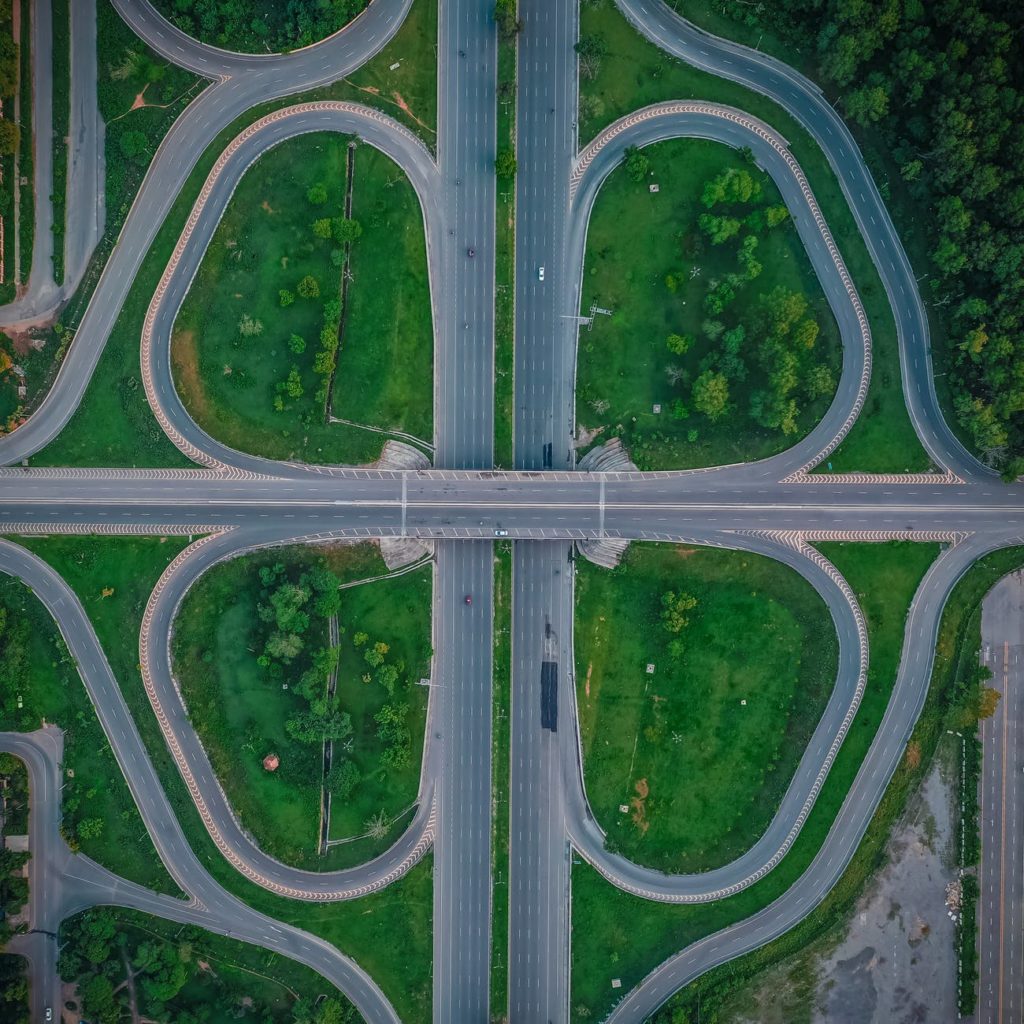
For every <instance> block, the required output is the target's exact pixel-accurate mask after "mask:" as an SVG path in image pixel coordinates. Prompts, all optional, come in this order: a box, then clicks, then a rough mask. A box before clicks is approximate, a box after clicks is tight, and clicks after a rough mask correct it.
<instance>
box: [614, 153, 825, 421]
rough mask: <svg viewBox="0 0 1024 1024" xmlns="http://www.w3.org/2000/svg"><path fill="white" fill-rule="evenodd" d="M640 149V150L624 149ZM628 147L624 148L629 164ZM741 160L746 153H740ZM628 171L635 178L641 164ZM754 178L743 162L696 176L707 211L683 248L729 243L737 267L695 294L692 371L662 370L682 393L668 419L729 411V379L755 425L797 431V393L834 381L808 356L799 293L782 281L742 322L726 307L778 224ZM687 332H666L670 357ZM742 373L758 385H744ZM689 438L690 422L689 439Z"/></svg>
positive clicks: (813, 334) (814, 333)
mask: <svg viewBox="0 0 1024 1024" xmlns="http://www.w3.org/2000/svg"><path fill="white" fill-rule="evenodd" d="M633 156H634V157H643V154H642V153H636V154H633ZM630 158H631V154H630V153H629V151H627V153H626V167H627V171H629V160H630ZM748 158H749V154H748ZM630 173H631V176H633V177H637V178H638V179H639V178H642V177H643V175H644V174H645V173H646V166H644V167H643V168H642V169H641V168H640V167H639V166H638V167H637V168H636V169H635V173H634V172H630ZM762 191H763V189H762V186H761V183H760V181H758V179H757V178H756V177H755V176H754V175H753V174H752V173H751V172H750V171H749V170H746V169H745V168H738V167H730V168H727V169H726V170H724V171H723V172H722V173H720V174H718V175H717V176H716V177H714V178H712V179H711V180H709V181H707V182H705V183H704V188H703V192H702V195H701V203H702V205H703V206H704V207H705V209H706V210H707V212H706V213H702V214H701V215H700V217H699V218H698V228H699V234H697V235H691V236H689V238H688V241H686V243H685V245H684V249H685V254H686V255H688V256H690V257H691V258H696V257H698V256H699V255H700V253H701V252H702V251H703V250H704V248H705V247H706V245H709V244H710V245H711V246H721V245H724V244H725V243H726V242H730V241H733V242H737V243H738V245H737V248H736V264H737V269H736V270H735V271H730V272H729V273H726V274H724V275H722V276H720V277H716V278H711V279H710V280H708V282H707V284H706V286H705V288H704V294H703V298H702V303H703V312H704V314H705V317H706V318H705V319H704V320H703V321H702V323H701V334H702V335H703V339H702V340H703V343H704V348H705V355H704V356H703V358H701V360H700V361H699V364H698V367H697V373H696V376H693V375H692V374H690V373H689V372H688V371H687V370H685V369H683V368H682V367H679V366H670V367H669V371H668V372H669V378H670V380H673V381H675V382H683V383H684V384H689V401H687V400H686V399H685V398H684V397H682V396H680V397H678V398H676V399H675V400H674V401H673V403H672V407H671V414H672V416H673V417H674V418H675V419H682V420H685V419H688V418H689V417H690V415H691V413H692V412H697V413H700V414H701V415H703V416H705V417H707V419H708V420H710V421H712V422H715V421H717V420H719V419H721V418H722V417H723V416H725V415H726V414H727V413H729V412H731V411H734V410H735V408H736V405H735V402H734V400H733V397H734V391H735V390H736V386H737V385H745V386H744V388H743V390H744V391H746V392H748V393H749V398H748V400H747V408H746V412H747V414H748V415H749V416H750V418H751V419H752V420H753V421H754V422H755V423H756V424H757V425H758V426H760V427H762V428H764V429H766V430H781V431H782V433H784V434H787V435H788V434H793V433H795V432H796V431H797V429H798V425H797V420H798V417H799V415H800V401H801V400H802V399H807V400H814V399H817V398H819V397H822V396H825V395H828V394H830V393H831V392H832V391H833V390H834V389H835V380H834V377H833V374H832V371H831V369H830V368H829V367H828V365H827V364H824V363H821V362H818V361H816V360H815V358H814V347H815V342H816V340H817V337H818V332H819V326H818V323H817V321H815V320H814V318H813V317H812V316H810V315H809V304H808V301H807V298H806V296H804V295H803V294H801V293H799V292H792V291H789V290H788V289H786V288H783V287H781V286H780V287H776V288H773V289H771V290H770V291H769V292H767V293H766V294H765V293H762V294H760V295H759V296H758V297H757V299H756V301H755V302H754V305H753V311H752V313H751V314H750V315H749V316H748V318H747V322H746V323H743V322H741V321H740V319H739V316H738V315H736V314H735V313H733V312H732V308H733V304H734V302H735V300H736V298H737V296H738V295H740V294H741V292H743V291H744V290H745V289H747V287H748V286H749V285H750V283H751V282H752V281H754V280H755V279H756V278H758V277H759V276H760V275H761V272H762V270H763V269H764V268H763V266H762V264H761V263H760V261H759V260H758V246H759V244H760V243H759V235H760V234H763V233H764V232H765V231H770V230H771V229H772V228H775V227H777V226H778V225H780V224H782V223H784V222H785V220H786V219H787V217H788V216H789V214H788V211H787V210H786V207H785V206H783V205H779V204H776V205H765V204H764V202H763V200H762ZM699 274H700V268H699V266H694V267H691V268H690V270H689V272H686V271H672V272H670V273H669V274H667V275H666V277H665V285H666V287H667V288H668V289H669V291H670V292H673V293H674V292H676V291H677V290H678V289H680V288H681V287H683V286H684V284H685V283H686V282H687V281H689V280H692V279H695V278H696V277H699ZM696 342H697V338H696V337H695V336H694V335H686V334H670V335H669V336H668V338H666V341H665V344H666V347H667V348H668V350H669V352H670V353H672V355H677V356H684V355H686V354H687V353H688V352H689V351H690V350H691V348H693V346H694V345H695V344H696ZM751 371H754V372H755V376H754V379H756V380H757V381H758V382H759V386H756V387H750V386H746V385H747V381H748V378H749V377H750V375H751ZM696 439H697V431H696V429H691V431H690V440H691V441H695V440H696Z"/></svg>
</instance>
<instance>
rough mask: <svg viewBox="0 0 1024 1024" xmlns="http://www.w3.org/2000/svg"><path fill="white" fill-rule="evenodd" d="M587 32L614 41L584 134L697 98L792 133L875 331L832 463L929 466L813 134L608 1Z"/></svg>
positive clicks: (588, 86) (593, 87)
mask: <svg viewBox="0 0 1024 1024" xmlns="http://www.w3.org/2000/svg"><path fill="white" fill-rule="evenodd" d="M687 13H688V11H687ZM580 34H581V36H583V35H597V36H600V37H602V38H603V39H604V41H605V43H606V44H607V46H608V55H607V56H606V57H604V59H603V60H602V62H601V67H600V71H599V73H598V75H597V77H596V78H595V79H594V80H587V79H585V78H581V80H580V139H581V141H584V140H589V139H591V138H593V136H594V135H595V134H597V132H599V131H600V130H601V129H602V128H604V127H605V126H606V125H608V124H610V123H611V122H612V121H614V120H615V119H616V118H618V117H620V116H622V115H624V114H627V113H629V112H631V111H633V110H636V109H637V108H638V107H641V106H644V105H646V104H649V103H655V102H659V101H661V100H667V99H691V98H697V99H704V100H714V101H718V102H721V103H727V104H730V105H732V106H735V107H738V108H739V109H741V110H744V111H747V112H749V113H751V114H754V115H755V116H757V117H760V118H762V119H763V120H765V121H766V122H767V123H768V124H770V125H771V126H772V127H773V128H775V129H776V130H778V131H779V132H781V133H782V134H783V135H784V136H785V137H786V138H787V139H788V140H789V143H790V149H791V150H792V152H793V154H794V156H796V158H797V159H798V160H799V161H800V164H801V166H802V167H803V169H804V172H805V173H806V175H807V178H808V180H809V181H810V184H811V187H812V188H813V189H814V194H815V196H816V197H817V199H818V203H819V204H820V206H821V208H822V211H823V213H824V215H825V218H826V219H827V221H828V223H829V227H830V228H831V230H832V234H833V235H834V237H835V238H836V240H837V244H838V245H839V247H840V250H841V251H842V253H843V257H844V259H845V260H846V264H847V267H848V268H849V271H850V274H851V275H852V277H853V279H854V281H855V282H856V284H857V289H858V291H859V293H860V297H861V300H862V301H863V303H864V306H865V309H866V310H867V314H868V318H869V321H870V323H871V329H872V333H873V337H874V374H873V377H872V382H871V391H870V392H869V394H868V399H867V405H866V407H865V412H864V414H863V415H862V417H861V423H860V424H858V425H857V426H855V428H854V431H853V432H851V435H850V437H849V438H848V439H847V441H846V443H845V444H844V445H842V446H841V448H840V449H839V450H838V451H837V452H835V453H834V454H833V456H832V458H831V462H832V465H833V469H834V470H835V471H836V472H848V471H853V470H863V471H874V472H903V471H905V470H923V469H927V468H928V465H929V461H928V457H927V455H926V454H925V452H924V450H923V449H922V448H921V446H920V444H919V442H918V441H917V437H916V435H915V433H914V430H913V427H912V426H911V424H910V418H909V416H908V415H907V411H906V406H905V405H904V402H903V393H902V390H901V386H900V369H899V352H898V348H897V343H896V328H895V324H894V322H893V319H892V311H891V310H890V308H889V304H888V301H887V299H886V296H885V291H884V289H883V288H882V284H881V281H880V279H879V277H878V273H877V271H876V270H875V268H874V264H873V263H872V262H871V257H870V255H869V254H868V251H867V249H866V247H865V245H864V242H863V240H862V239H861V236H860V233H859V231H858V230H857V227H856V224H855V222H854V220H853V215H852V213H851V212H850V208H849V206H848V205H847V203H846V199H845V197H844V196H843V194H842V191H841V190H840V188H839V184H838V182H837V180H836V178H835V175H834V174H833V172H832V170H831V168H830V167H829V165H828V161H827V160H826V159H825V155H824V154H823V153H822V151H821V150H820V149H819V147H818V146H817V144H816V143H815V142H814V140H813V139H811V137H810V136H809V135H808V134H807V133H806V132H805V131H804V130H803V129H802V128H801V127H800V126H799V124H797V122H796V121H794V120H793V119H792V118H791V117H790V116H789V115H788V114H786V113H785V111H783V110H782V109H781V108H780V107H778V106H777V105H776V104H774V103H773V102H772V101H770V100H768V99H766V98H765V97H763V96H760V95H758V94H756V93H754V92H751V91H750V90H747V89H744V88H743V87H742V86H739V85H736V84H734V83H732V82H727V81H725V80H724V79H721V78H717V77H715V76H713V75H710V74H707V73H706V72H703V71H699V70H697V69H696V68H693V67H690V66H689V65H686V64H682V63H680V62H678V61H676V60H675V59H674V58H672V57H670V56H669V55H668V54H666V53H664V52H663V51H661V50H659V49H658V48H657V47H655V46H654V45H652V44H651V43H649V42H648V41H647V40H646V39H643V38H642V37H641V36H640V35H639V34H638V33H636V32H635V31H634V30H633V29H632V28H631V27H630V26H629V24H628V23H627V22H626V20H625V19H624V18H623V17H622V15H621V14H620V13H619V12H618V10H617V9H616V8H615V6H614V4H613V3H612V2H611V0H602V2H599V3H596V4H586V5H583V6H582V7H581V10H580Z"/></svg>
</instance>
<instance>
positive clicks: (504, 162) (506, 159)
mask: <svg viewBox="0 0 1024 1024" xmlns="http://www.w3.org/2000/svg"><path fill="white" fill-rule="evenodd" d="M516 169H517V164H516V155H515V153H513V152H512V150H511V149H503V150H501V152H500V153H498V158H497V160H495V161H494V171H495V173H496V174H497V175H498V177H499V178H504V179H507V180H510V179H512V178H514V177H515V176H516Z"/></svg>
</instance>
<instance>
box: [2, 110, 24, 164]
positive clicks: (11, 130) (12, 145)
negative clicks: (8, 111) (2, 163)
mask: <svg viewBox="0 0 1024 1024" xmlns="http://www.w3.org/2000/svg"><path fill="white" fill-rule="evenodd" d="M20 138H21V131H20V129H19V128H18V126H17V125H16V124H15V123H14V122H13V121H8V120H7V118H6V117H0V156H13V154H14V151H15V150H16V149H17V148H18V141H19V139H20Z"/></svg>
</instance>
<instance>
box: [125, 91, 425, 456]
mask: <svg viewBox="0 0 1024 1024" xmlns="http://www.w3.org/2000/svg"><path fill="white" fill-rule="evenodd" d="M318 131H332V132H343V133H346V134H354V135H358V137H359V138H360V139H361V140H362V141H363V142H365V143H367V144H369V145H371V146H373V147H374V148H376V149H378V150H380V151H381V152H382V153H384V154H385V155H386V156H388V157H390V158H391V159H392V160H394V161H395V163H396V164H398V166H399V167H400V168H401V170H402V171H403V172H404V173H405V174H406V176H407V177H408V179H409V181H410V183H411V184H412V186H413V188H414V190H415V191H416V195H417V196H418V198H419V202H420V210H421V212H422V215H423V221H424V236H425V239H426V246H427V267H428V279H429V282H430V293H431V301H432V306H433V310H432V314H433V315H432V321H433V324H434V325H435V328H434V331H435V335H436V334H437V332H438V331H441V330H444V324H445V316H444V295H445V292H444V284H443V281H444V277H445V275H443V273H442V270H441V268H442V266H443V259H442V257H441V254H440V253H439V251H438V247H439V245H440V241H439V240H440V239H441V238H442V237H444V230H443V225H444V215H443V209H442V205H441V198H440V197H441V189H440V187H439V186H440V174H439V173H438V170H437V166H436V164H435V163H434V160H433V157H432V156H431V155H430V153H429V152H428V150H427V148H426V147H425V146H424V145H423V143H422V142H420V140H419V139H418V138H417V137H416V136H415V135H413V134H412V132H410V131H408V130H407V129H406V128H404V127H403V126H402V125H400V124H399V123H398V122H397V121H395V120H393V119H392V118H390V117H387V116H386V115H385V114H382V113H380V111H377V110H374V109H373V108H372V107H365V106H362V105H360V104H356V103H348V102H342V101H337V100H318V101H315V102H311V103H302V104H297V105H295V106H291V107H283V108H281V109H280V110H276V111H274V112H273V113H270V114H267V115H266V116H264V117H262V118H260V119H259V120H257V121H255V122H253V123H252V124H251V125H249V126H248V127H247V128H245V129H244V130H243V131H242V132H241V133H239V134H238V135H237V136H236V137H235V138H234V139H233V140H232V141H231V142H230V143H229V144H228V146H227V147H226V148H225V149H224V151H223V153H221V155H220V156H219V157H218V159H217V161H216V163H215V164H214V166H213V167H212V169H211V170H210V173H209V175H208V176H207V178H206V181H205V183H204V184H203V187H202V189H201V190H200V193H199V196H198V197H197V199H196V201H195V203H194V204H193V206H192V210H191V212H190V214H189V217H188V220H187V221H186V223H185V227H184V228H183V230H182V232H181V235H180V237H179V238H178V241H177V243H176V245H175V247H174V250H173V252H172V253H171V257H170V259H169V261H168V263H167V266H166V268H165V269H164V272H163V274H162V276H161V278H160V282H159V284H158V285H157V288H156V291H155V293H154V295H153V298H152V300H151V302H150V304H149V308H148V310H147V312H146V318H145V321H144V323H143V328H142V354H141V361H142V380H143V384H144V387H145V391H146V398H147V399H148V401H149V404H150V408H151V409H152V410H153V414H154V416H155V417H156V419H157V421H158V422H159V424H160V426H161V427H162V428H163V430H164V433H165V434H167V436H168V438H169V439H170V440H171V442H172V443H173V444H174V445H175V446H176V447H177V448H178V449H179V450H180V451H181V452H182V453H184V454H185V455H186V456H187V457H188V458H190V459H192V460H193V461H194V462H198V463H201V464H203V465H206V466H208V467H210V468H211V469H218V470H226V469H228V468H230V469H233V470H235V471H241V472H244V473H249V474H252V475H266V476H280V475H282V473H287V472H289V471H305V470H306V467H303V466H301V464H289V463H282V462H279V461H274V460H271V459H267V458H263V457H261V456H257V455H251V454H249V453H246V452H240V451H237V450H236V449H233V448H230V447H229V446H228V445H225V444H223V443H221V442H220V441H218V440H217V439H216V438H214V437H211V436H210V435H209V434H208V433H207V432H206V431H205V430H204V429H203V428H202V427H200V426H199V425H198V424H197V423H196V422H195V421H194V420H193V419H192V417H191V416H190V415H189V413H188V410H187V409H186V408H185V406H184V403H183V402H182V400H181V397H180V395H179V394H178V392H177V389H176V388H175V386H174V377H173V372H172V369H171V343H172V335H173V330H174V322H175V319H176V318H177V315H178V311H179V310H180V309H181V305H182V303H183V302H184V301H185V298H186V296H187V294H188V290H189V288H190V286H191V284H192V281H193V279H194V278H195V275H196V274H197V273H198V271H199V268H200V266H201V264H202V260H203V257H204V255H205V253H206V251H207V248H208V246H209V244H210V242H211V240H212V239H213V236H214V233H215V232H216V230H217V226H218V224H219V223H220V221H221V218H222V217H223V215H224V212H225V210H226V209H227V207H228V204H229V202H230V200H231V197H232V195H233V194H234V191H235V189H236V188H237V187H238V184H239V182H240V181H241V180H242V178H243V177H244V175H245V173H246V171H248V170H249V168H250V167H251V166H252V165H253V164H254V163H255V162H256V161H257V160H258V159H259V158H260V157H261V156H263V155H264V154H265V153H266V152H267V151H268V150H270V149H272V148H273V147H274V146H277V145H280V144H281V143H283V142H286V141H287V140H289V139H293V138H296V137H298V136H299V135H305V134H308V133H310V132H318ZM318 469H319V471H321V472H324V471H327V472H330V467H318Z"/></svg>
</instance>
